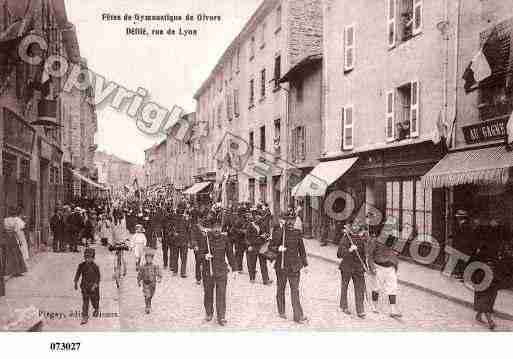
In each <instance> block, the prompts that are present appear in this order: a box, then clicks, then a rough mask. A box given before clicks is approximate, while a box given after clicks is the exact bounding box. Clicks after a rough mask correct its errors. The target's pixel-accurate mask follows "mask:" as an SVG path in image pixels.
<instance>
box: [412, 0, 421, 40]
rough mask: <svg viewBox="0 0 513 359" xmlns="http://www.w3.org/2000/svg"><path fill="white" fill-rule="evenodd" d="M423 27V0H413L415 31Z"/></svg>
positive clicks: (417, 31) (415, 32)
mask: <svg viewBox="0 0 513 359" xmlns="http://www.w3.org/2000/svg"><path fill="white" fill-rule="evenodd" d="M421 29H422V0H413V33H414V34H417V33H419V32H420V31H421Z"/></svg>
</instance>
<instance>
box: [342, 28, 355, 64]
mask: <svg viewBox="0 0 513 359" xmlns="http://www.w3.org/2000/svg"><path fill="white" fill-rule="evenodd" d="M354 28H355V26H354V24H353V25H349V26H346V27H345V29H344V71H350V70H352V69H353V68H354V49H355V45H354V41H355V34H354Z"/></svg>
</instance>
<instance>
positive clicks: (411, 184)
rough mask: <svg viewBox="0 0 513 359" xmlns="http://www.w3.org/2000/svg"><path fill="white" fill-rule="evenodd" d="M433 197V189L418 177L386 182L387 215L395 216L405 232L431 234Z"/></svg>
mask: <svg viewBox="0 0 513 359" xmlns="http://www.w3.org/2000/svg"><path fill="white" fill-rule="evenodd" d="M432 199H433V193H432V190H431V189H429V188H424V187H423V186H422V184H421V182H420V179H418V178H410V179H406V180H396V181H388V182H386V215H387V217H388V216H393V217H395V218H396V220H397V221H398V223H399V225H400V228H401V229H404V230H405V233H409V229H413V232H414V233H412V235H415V234H427V235H431V233H432V211H433V204H432ZM408 227H409V228H408Z"/></svg>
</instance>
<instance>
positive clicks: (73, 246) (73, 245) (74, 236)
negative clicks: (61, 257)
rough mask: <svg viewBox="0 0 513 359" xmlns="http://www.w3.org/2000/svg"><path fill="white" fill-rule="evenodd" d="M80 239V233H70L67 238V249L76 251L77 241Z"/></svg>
mask: <svg viewBox="0 0 513 359" xmlns="http://www.w3.org/2000/svg"><path fill="white" fill-rule="evenodd" d="M80 240H81V238H80V233H72V234H71V236H70V238H69V250H70V251H77V250H78V242H79V241H80Z"/></svg>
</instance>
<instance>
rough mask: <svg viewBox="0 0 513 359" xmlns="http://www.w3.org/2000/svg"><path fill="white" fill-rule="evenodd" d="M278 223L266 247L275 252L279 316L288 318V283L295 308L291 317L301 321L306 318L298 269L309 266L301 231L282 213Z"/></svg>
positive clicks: (292, 217)
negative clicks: (286, 294) (286, 306)
mask: <svg viewBox="0 0 513 359" xmlns="http://www.w3.org/2000/svg"><path fill="white" fill-rule="evenodd" d="M281 218H282V220H281V221H280V224H279V225H276V226H275V227H274V228H273V233H272V239H271V243H270V244H269V249H271V250H272V251H274V252H276V253H277V256H276V261H275V263H274V269H275V270H276V286H277V291H276V302H277V306H278V313H279V315H280V317H281V318H283V319H287V316H286V314H285V287H286V286H287V282H289V285H290V299H291V303H292V309H293V312H294V321H295V322H296V323H299V324H304V323H305V322H306V321H307V318H306V317H305V316H304V314H303V308H302V307H301V302H300V299H299V283H300V279H301V269H302V268H303V267H306V266H308V261H307V259H306V250H305V244H304V242H303V237H302V236H301V232H300V231H298V230H297V229H295V228H293V223H294V219H295V217H294V216H293V215H289V214H288V213H282V215H281Z"/></svg>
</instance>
